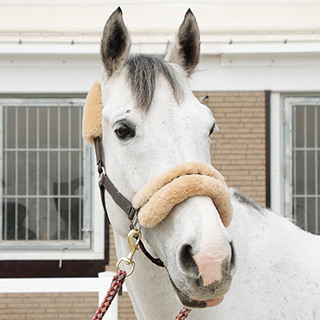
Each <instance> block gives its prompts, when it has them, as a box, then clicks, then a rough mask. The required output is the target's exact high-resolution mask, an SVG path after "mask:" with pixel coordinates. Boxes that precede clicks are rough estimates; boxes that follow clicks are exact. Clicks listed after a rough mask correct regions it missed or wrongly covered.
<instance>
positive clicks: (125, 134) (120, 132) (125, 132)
mask: <svg viewBox="0 0 320 320" xmlns="http://www.w3.org/2000/svg"><path fill="white" fill-rule="evenodd" d="M114 132H115V133H116V135H117V136H118V138H120V139H125V138H129V137H134V135H135V132H134V130H132V129H131V128H129V127H128V126H127V125H126V124H122V125H121V126H120V127H119V128H117V129H116V130H115V131H114Z"/></svg>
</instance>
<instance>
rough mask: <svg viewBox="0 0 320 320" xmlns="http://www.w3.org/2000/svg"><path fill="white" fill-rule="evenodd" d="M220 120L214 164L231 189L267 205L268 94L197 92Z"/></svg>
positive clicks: (216, 136) (214, 139) (214, 151)
mask: <svg viewBox="0 0 320 320" xmlns="http://www.w3.org/2000/svg"><path fill="white" fill-rule="evenodd" d="M195 95H196V96H197V97H198V98H199V99H200V98H201V97H205V96H208V99H206V100H205V102H204V103H205V104H206V105H207V106H209V107H210V109H211V111H212V113H213V115H214V117H215V119H216V120H217V124H218V127H219V129H220V132H218V133H217V132H216V133H214V134H213V136H212V144H211V161H212V164H213V165H214V167H216V168H217V169H218V170H219V171H220V172H221V173H222V174H223V175H224V177H225V179H226V182H227V184H228V186H229V187H233V188H236V189H238V190H240V191H241V192H242V193H244V194H245V195H247V196H249V197H250V198H252V199H253V200H255V201H256V202H258V203H259V204H260V205H263V206H265V203H266V162H265V159H266V153H265V152H266V150H265V131H266V128H265V121H266V120H265V93H264V92H196V93H195Z"/></svg>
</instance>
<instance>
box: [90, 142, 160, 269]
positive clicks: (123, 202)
mask: <svg viewBox="0 0 320 320" xmlns="http://www.w3.org/2000/svg"><path fill="white" fill-rule="evenodd" d="M94 147H95V151H96V159H97V170H98V173H99V177H100V180H99V189H100V196H101V202H102V206H103V209H104V212H105V214H106V217H107V219H108V222H109V223H110V220H109V217H108V212H107V207H106V201H105V191H107V192H108V193H109V194H110V196H111V198H112V199H113V201H114V202H115V203H116V204H117V205H118V206H119V207H120V208H121V209H122V210H123V211H124V212H125V213H126V215H127V217H128V219H129V220H130V221H131V228H133V219H134V217H137V215H138V211H139V209H135V208H134V207H133V205H132V204H131V202H130V201H129V200H128V199H127V198H125V197H124V196H123V195H122V194H121V193H120V192H119V190H118V189H117V188H116V187H115V186H114V184H113V183H112V182H111V180H110V179H109V177H108V175H107V174H106V172H105V170H104V165H103V160H102V159H103V148H102V143H101V138H100V137H95V138H94ZM139 246H140V248H141V251H142V252H143V253H144V254H145V256H146V257H147V258H148V259H149V260H150V261H151V262H153V263H154V264H156V265H157V266H159V267H164V264H163V262H162V261H161V260H160V259H159V258H154V257H153V256H152V255H151V254H150V253H149V252H148V251H147V250H146V248H145V246H144V244H143V242H142V241H141V240H140V241H139Z"/></svg>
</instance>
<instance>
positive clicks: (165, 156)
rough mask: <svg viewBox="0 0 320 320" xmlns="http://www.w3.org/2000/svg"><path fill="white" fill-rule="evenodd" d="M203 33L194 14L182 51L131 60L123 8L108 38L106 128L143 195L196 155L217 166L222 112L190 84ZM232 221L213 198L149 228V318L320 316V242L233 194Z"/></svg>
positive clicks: (136, 289) (132, 282) (121, 220)
mask: <svg viewBox="0 0 320 320" xmlns="http://www.w3.org/2000/svg"><path fill="white" fill-rule="evenodd" d="M199 48H200V42H199V30H198V26H197V23H196V20H195V18H194V16H193V14H192V12H191V11H190V10H189V11H188V12H187V13H186V16H185V19H184V21H183V23H182V25H181V26H180V29H179V31H178V33H177V36H176V39H175V41H174V42H173V45H172V48H171V50H170V51H169V53H168V54H167V56H166V57H165V59H164V60H161V59H159V58H157V57H154V56H150V55H143V54H137V55H130V54H129V49H130V37H129V34H128V32H127V29H126V27H125V25H124V22H123V19H122V12H121V10H120V9H118V10H116V11H115V12H114V13H113V14H112V16H111V17H110V18H109V20H108V21H107V23H106V26H105V29H104V33H103V38H102V42H101V56H102V61H103V70H102V73H101V78H100V83H101V90H102V103H103V111H102V131H103V136H102V137H103V140H102V142H103V149H104V157H105V159H104V162H105V168H106V171H107V173H108V175H109V177H110V179H111V181H113V183H114V184H115V186H116V187H117V188H118V190H120V192H121V193H122V194H123V195H124V196H125V197H126V198H127V199H129V200H131V201H132V199H133V197H134V195H135V194H136V193H137V191H138V190H139V189H140V188H142V187H143V186H144V185H145V184H146V183H147V182H148V181H150V180H151V179H152V178H153V177H154V176H155V175H156V174H159V173H161V172H163V171H164V170H166V169H168V168H171V167H173V166H175V165H177V164H181V163H185V162H189V161H201V162H205V163H210V152H209V146H210V135H211V133H212V131H213V130H214V127H215V119H214V117H213V116H212V114H211V112H210V111H209V109H208V108H207V107H206V106H204V105H202V104H201V103H200V102H199V101H198V100H197V99H196V98H195V97H194V95H193V94H192V92H191V90H190V88H189V87H188V77H189V75H190V74H192V72H193V71H194V69H195V67H196V66H197V63H198V61H199V54H200V53H199ZM230 193H231V197H232V205H233V210H234V217H233V221H232V223H231V225H230V226H229V227H228V228H225V226H224V225H223V224H222V222H221V220H220V217H219V213H218V211H217V209H216V207H215V206H214V204H213V202H212V201H211V199H210V198H208V197H201V196H195V197H191V198H189V199H188V200H186V201H184V202H182V203H181V204H179V205H177V206H175V207H174V209H173V210H172V211H171V212H170V214H169V215H168V216H167V217H166V218H165V219H164V220H163V221H162V222H160V223H159V224H158V225H156V226H155V227H153V228H142V236H143V240H144V242H145V245H146V246H147V249H148V250H149V251H150V252H151V253H152V254H153V255H154V256H157V257H159V258H160V259H161V260H162V261H163V262H164V265H165V268H159V267H158V266H156V265H154V264H152V263H151V262H150V261H149V260H148V259H147V258H146V257H145V256H144V255H143V254H142V253H141V251H140V250H139V251H138V252H137V253H136V255H135V256H134V260H135V262H136V269H135V271H134V273H133V275H132V276H131V277H130V278H128V279H127V281H126V284H127V288H128V292H129V295H130V298H131V300H132V303H133V306H134V309H135V313H136V315H137V318H138V319H139V320H150V319H162V320H163V319H166V320H167V319H168V320H170V319H174V317H175V316H176V314H177V313H178V312H179V310H180V309H181V304H183V305H185V306H187V307H189V308H193V311H192V312H191V314H190V316H189V318H188V319H190V320H191V319H199V320H200V319H201V320H203V319H204V320H206V319H219V320H223V319H226V320H227V319H228V320H230V319H246V320H248V319H252V320H256V319H268V320H269V319H290V320H292V319H320V238H319V237H317V236H314V235H312V234H309V233H306V232H304V231H302V230H300V229H299V228H297V227H296V226H295V225H293V224H292V223H291V222H290V221H288V220H287V219H285V218H283V217H281V216H279V215H277V214H275V213H273V212H271V211H269V210H267V209H265V208H262V207H260V206H259V205H257V204H256V203H254V202H253V201H251V200H249V199H248V198H246V197H245V196H243V195H241V194H240V193H239V192H238V191H235V190H230ZM106 197H107V208H108V212H109V218H110V221H111V224H112V227H113V230H114V236H115V242H116V252H117V256H118V257H119V258H120V257H123V256H127V254H128V250H129V249H128V243H127V234H128V232H129V224H130V223H129V220H128V219H127V216H126V215H125V214H124V213H123V211H122V210H121V209H120V208H119V207H118V206H117V205H116V204H115V203H114V202H113V200H112V199H111V198H110V196H109V195H108V194H106Z"/></svg>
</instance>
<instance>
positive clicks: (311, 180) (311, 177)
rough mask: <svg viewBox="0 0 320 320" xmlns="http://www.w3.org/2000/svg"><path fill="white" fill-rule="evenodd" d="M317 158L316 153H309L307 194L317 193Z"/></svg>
mask: <svg viewBox="0 0 320 320" xmlns="http://www.w3.org/2000/svg"><path fill="white" fill-rule="evenodd" d="M315 156H316V152H315V151H307V194H315V192H316V179H315V172H316V171H315V169H316V168H315Z"/></svg>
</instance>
